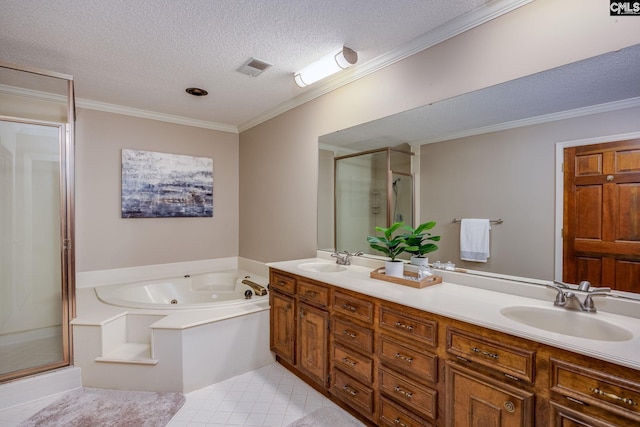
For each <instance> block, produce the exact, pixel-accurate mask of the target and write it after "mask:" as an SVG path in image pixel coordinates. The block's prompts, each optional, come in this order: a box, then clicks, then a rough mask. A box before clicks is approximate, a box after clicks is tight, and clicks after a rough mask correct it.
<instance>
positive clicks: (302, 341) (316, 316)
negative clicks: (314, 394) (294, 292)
mask: <svg viewBox="0 0 640 427" xmlns="http://www.w3.org/2000/svg"><path fill="white" fill-rule="evenodd" d="M299 311H300V316H299V324H298V368H300V370H301V371H303V372H304V373H305V374H307V375H308V376H309V377H310V378H312V379H313V380H315V381H317V382H318V383H319V384H321V385H322V386H326V383H327V377H328V373H329V366H328V365H329V363H328V362H329V352H328V349H329V346H328V343H329V313H327V312H326V311H322V310H319V309H317V308H314V307H312V306H310V305H307V304H304V303H301V304H300V308H299Z"/></svg>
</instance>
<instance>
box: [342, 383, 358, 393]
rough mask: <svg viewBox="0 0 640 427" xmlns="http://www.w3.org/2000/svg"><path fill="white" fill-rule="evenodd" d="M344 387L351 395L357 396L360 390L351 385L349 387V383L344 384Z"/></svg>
mask: <svg viewBox="0 0 640 427" xmlns="http://www.w3.org/2000/svg"><path fill="white" fill-rule="evenodd" d="M342 389H343V390H344V391H346V392H347V393H349V394H350V395H351V396H355V395H356V394H358V390H354V389H352V388H351V387H349V386H348V385H344V386H342Z"/></svg>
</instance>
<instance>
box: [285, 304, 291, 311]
mask: <svg viewBox="0 0 640 427" xmlns="http://www.w3.org/2000/svg"><path fill="white" fill-rule="evenodd" d="M289 310H291V304H287V305H285V306H284V312H285V313H286V312H288V311H289Z"/></svg>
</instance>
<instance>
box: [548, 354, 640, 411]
mask: <svg viewBox="0 0 640 427" xmlns="http://www.w3.org/2000/svg"><path fill="white" fill-rule="evenodd" d="M550 361H551V391H553V392H556V393H560V394H562V395H563V396H564V397H569V398H570V399H569V400H573V401H575V400H578V401H579V402H582V403H585V404H587V405H592V406H595V407H599V408H602V409H606V410H607V411H610V412H613V413H616V414H619V415H623V416H625V417H630V418H633V419H634V420H636V421H637V422H640V382H638V381H632V380H630V379H629V378H633V376H632V375H633V374H631V375H629V376H627V378H620V377H617V376H615V375H612V374H611V373H606V372H604V371H598V370H595V369H590V368H586V367H583V366H579V365H574V364H572V363H568V362H564V361H561V360H557V359H554V358H551V360H550ZM635 378H638V375H637V373H636V374H635Z"/></svg>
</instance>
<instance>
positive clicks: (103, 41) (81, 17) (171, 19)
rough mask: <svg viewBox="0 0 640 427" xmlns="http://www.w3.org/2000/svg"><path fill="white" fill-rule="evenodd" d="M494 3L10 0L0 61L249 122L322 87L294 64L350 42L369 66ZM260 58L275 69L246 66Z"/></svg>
mask: <svg viewBox="0 0 640 427" xmlns="http://www.w3.org/2000/svg"><path fill="white" fill-rule="evenodd" d="M509 1H510V0H502V3H508V2H509ZM511 2H512V3H514V1H512V0H511ZM489 3H491V4H495V3H500V2H488V1H487V0H446V1H444V0H402V1H400V2H397V1H389V0H348V1H345V0H322V1H317V0H259V1H256V0H180V1H177V0H136V1H131V0H54V1H52V0H2V12H1V13H0V28H1V29H2V30H1V32H0V61H4V62H10V63H15V64H20V65H27V66H32V67H39V68H43V69H47V70H52V71H57V72H61V73H67V74H72V75H73V76H74V79H75V86H76V96H77V98H79V99H83V100H90V101H97V102H102V103H108V104H115V105H121V106H126V107H131V108H137V109H143V110H149V111H154V112H159V113H165V114H171V115H176V116H181V117H188V118H192V119H198V120H204V121H209V122H214V123H220V124H225V125H230V126H235V127H238V126H241V125H242V124H243V123H247V122H249V121H251V120H253V119H254V118H256V117H258V116H260V115H263V114H265V112H267V111H269V110H271V109H274V108H275V107H277V106H278V105H280V104H283V103H285V102H288V101H290V100H291V99H295V98H296V97H300V96H301V94H303V93H304V92H305V91H309V90H313V87H310V88H306V89H300V88H298V87H297V86H296V85H295V84H294V82H293V78H292V74H293V72H294V71H296V70H298V69H300V68H302V67H303V66H305V65H307V64H308V63H310V62H313V61H314V60H316V59H318V58H320V57H322V56H324V55H326V54H327V53H330V52H332V51H335V50H337V49H339V48H341V47H342V46H343V45H346V46H349V47H351V48H352V49H354V50H356V51H357V52H358V55H359V61H358V64H357V65H356V68H357V67H362V66H365V64H367V63H368V62H370V61H373V60H374V59H376V58H379V57H381V56H383V55H385V54H387V53H388V52H392V51H394V50H396V49H399V48H400V47H402V46H403V45H406V44H407V43H409V42H411V41H412V40H414V39H416V38H417V37H420V36H423V35H424V34H426V33H428V32H430V31H432V30H434V29H435V28H437V27H439V26H441V25H443V24H445V23H447V22H449V21H451V20H454V19H456V18H459V17H460V16H462V15H465V14H467V13H469V12H471V11H473V10H479V9H484V8H487V4H489ZM250 57H255V58H258V59H260V60H263V61H266V62H269V63H271V64H273V67H271V68H269V69H268V70H267V71H265V72H264V73H263V74H261V75H260V76H258V77H255V78H253V77H249V76H247V75H244V74H240V73H238V72H236V71H235V70H236V69H237V68H238V67H240V66H241V65H242V64H243V63H244V62H245V61H246V60H248V59H249V58H250ZM192 86H196V87H202V88H204V89H206V90H208V91H209V96H207V97H202V98H195V97H193V96H190V95H187V94H186V93H185V89H186V88H187V87H192Z"/></svg>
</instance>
